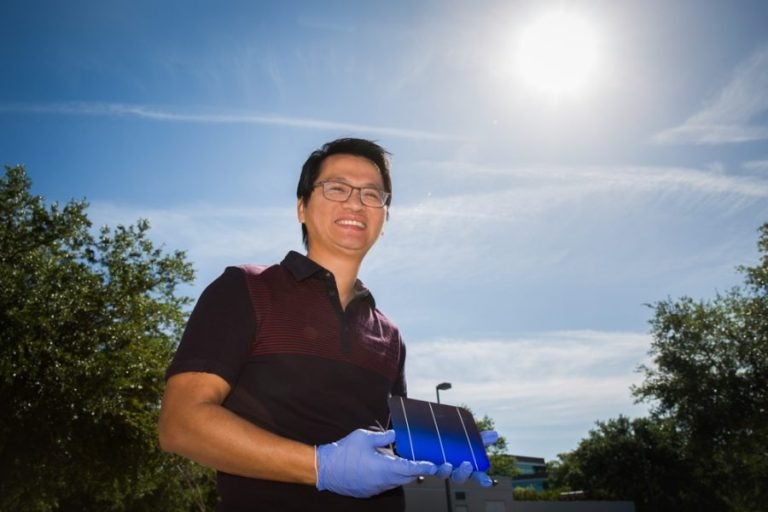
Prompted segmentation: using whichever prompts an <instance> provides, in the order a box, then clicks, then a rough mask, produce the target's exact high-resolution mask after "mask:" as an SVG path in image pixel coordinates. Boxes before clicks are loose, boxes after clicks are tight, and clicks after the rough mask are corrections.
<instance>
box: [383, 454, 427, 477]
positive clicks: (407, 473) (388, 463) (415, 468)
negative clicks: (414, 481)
mask: <svg viewBox="0 0 768 512" xmlns="http://www.w3.org/2000/svg"><path fill="white" fill-rule="evenodd" d="M384 457H385V459H386V460H385V461H384V464H385V470H386V471H387V472H389V473H390V474H393V475H401V476H404V477H414V478H415V477H417V476H432V475H434V474H435V472H436V471H437V465H435V464H433V463H431V462H427V461H425V460H408V459H404V458H402V457H386V456H384Z"/></svg>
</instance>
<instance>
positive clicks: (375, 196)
mask: <svg viewBox="0 0 768 512" xmlns="http://www.w3.org/2000/svg"><path fill="white" fill-rule="evenodd" d="M315 187H323V195H324V196H325V198H326V199H328V200H330V201H338V202H340V203H343V202H344V201H346V200H347V199H349V198H350V196H351V195H352V191H353V190H359V191H360V201H361V202H362V203H363V204H364V205H365V206H370V207H372V208H383V207H384V205H386V204H387V200H388V199H389V192H385V191H383V190H379V189H378V188H373V187H353V186H352V185H349V184H348V183H344V182H341V181H318V182H317V183H315Z"/></svg>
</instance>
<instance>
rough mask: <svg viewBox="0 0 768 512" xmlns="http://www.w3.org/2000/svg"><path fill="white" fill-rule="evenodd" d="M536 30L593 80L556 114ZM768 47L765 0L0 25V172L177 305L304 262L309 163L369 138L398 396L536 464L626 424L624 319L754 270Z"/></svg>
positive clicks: (278, 9)
mask: <svg viewBox="0 0 768 512" xmlns="http://www.w3.org/2000/svg"><path fill="white" fill-rule="evenodd" d="M553 11H556V12H560V13H565V14H566V15H567V16H570V17H571V18H570V19H579V20H581V21H582V22H584V23H586V24H587V25H588V26H589V27H590V30H591V34H592V35H593V36H594V39H593V42H594V45H593V49H594V55H595V56H596V60H595V61H594V62H595V64H594V66H593V68H591V72H590V73H588V74H587V75H586V78H584V80H583V83H582V85H581V87H579V88H575V89H574V90H570V91H561V92H559V93H554V92H551V91H549V90H548V89H546V88H545V87H544V86H543V85H542V84H541V83H538V85H537V83H535V82H532V81H531V80H529V79H530V77H531V76H532V75H531V73H530V72H528V73H527V74H526V72H524V71H521V70H520V69H518V67H517V65H516V62H517V55H518V54H517V53H516V52H517V51H518V48H519V44H520V43H519V41H520V37H521V34H523V33H526V30H527V29H528V27H531V26H533V25H535V23H536V21H537V20H539V19H541V18H542V17H543V16H546V15H547V13H551V12H553ZM766 26H768V4H766V3H765V2H764V1H729V2H726V1H717V2H715V1H676V2H668V1H655V0H650V1H622V2H615V1H607V0H606V1H599V0H593V1H589V0H584V1H577V0H574V1H570V2H565V1H557V2H554V1H553V2H546V1H536V2H534V1H519V2H510V1H474V2H468V1H458V0H448V1H419V2H391V1H389V2H383V1H372V2H352V1H334V2H309V1H307V2H297V1H294V2H291V1H288V2H279V3H278V2H271V3H268V2H209V1H198V2H180V1H179V2H176V1H168V2H148V1H132V2H111V1H105V2H67V3H62V2H43V1H25V2H21V1H13V0H6V1H5V2H3V3H2V5H1V6H0V63H1V64H2V69H3V70H4V71H5V73H4V80H2V81H0V159H1V160H2V161H3V162H4V163H7V164H11V165H15V164H24V165H26V167H27V170H28V172H29V174H30V175H31V177H32V179H33V182H34V185H33V190H34V192H36V193H39V194H42V195H44V196H45V197H46V198H47V199H49V200H51V201H66V200H68V199H70V198H87V199H88V201H89V202H90V204H91V208H90V215H91V217H92V219H93V220H94V222H95V223H96V224H110V225H115V224H118V223H122V224H130V223H133V222H135V221H136V219H138V218H141V217H143V218H148V219H149V220H150V223H151V225H152V236H153V238H154V239H155V240H156V241H157V242H158V243H161V244H164V245H165V247H166V248H168V249H169V250H170V249H185V250H187V252H188V255H189V259H190V260H191V261H192V262H193V263H194V265H195V267H196V269H197V272H198V278H197V282H196V284H195V286H193V287H191V288H189V289H187V290H185V292H186V293H188V294H190V295H194V296H196V295H198V294H199V293H200V291H201V290H202V288H203V287H204V286H205V285H206V284H207V283H208V282H210V281H211V280H212V279H214V278H215V277H216V276H217V275H218V274H219V273H220V272H221V271H222V270H223V268H224V267H225V266H226V265H229V264H237V263H243V262H255V263H271V262H276V261H279V260H280V259H281V258H282V257H283V255H284V254H285V252H286V251H287V250H289V249H296V250H301V238H300V230H299V226H298V224H297V221H296V218H295V187H296V181H297V177H298V174H299V170H300V167H301V164H302V163H303V161H304V159H305V158H306V156H307V155H308V154H309V152H311V151H312V150H313V149H315V148H316V147H318V146H319V145H321V144H322V143H323V142H325V141H327V140H331V139H334V138H336V137H340V136H362V137H368V138H373V139H376V140H378V141H379V142H380V143H381V144H382V145H384V146H385V147H387V148H388V149H389V150H390V151H391V152H392V154H393V158H392V161H393V180H394V197H393V206H392V209H391V215H390V220H389V222H388V224H387V225H386V226H385V236H384V237H383V238H382V240H381V241H380V243H379V244H378V245H377V246H376V247H375V248H374V249H373V251H372V252H371V253H370V255H369V257H368V259H367V260H366V262H365V264H364V267H363V270H362V275H361V277H362V279H363V280H364V281H365V283H366V284H367V285H368V286H369V287H370V288H371V289H372V290H373V292H374V294H375V296H376V299H377V302H378V304H379V306H380V307H381V309H382V310H383V311H384V312H385V313H387V314H388V315H389V316H390V317H391V318H392V319H393V320H394V321H395V322H396V323H397V324H398V325H399V326H400V327H401V329H402V331H403V335H404V337H405V339H406V342H407V343H408V346H409V361H408V377H409V386H410V394H411V396H413V397H415V398H422V399H433V398H434V395H435V393H434V387H435V385H436V384H437V383H439V382H442V381H450V382H452V383H453V389H451V390H450V391H445V392H443V394H442V395H441V398H442V400H443V401H446V402H450V403H465V404H468V405H469V406H470V407H471V408H472V409H473V410H474V411H475V413H476V414H478V415H483V414H488V415H490V416H491V417H492V418H493V419H494V420H495V421H496V425H497V427H498V430H499V431H500V433H501V434H502V435H504V436H506V438H507V440H508V443H509V446H510V450H511V451H512V452H513V453H517V454H524V455H535V456H543V457H546V458H547V459H551V458H554V457H555V456H556V454H557V453H561V452H565V451H569V450H572V449H573V448H575V447H576V445H577V443H578V441H579V440H580V439H581V438H583V437H584V436H586V435H587V432H588V430H589V429H590V428H592V427H593V426H594V422H595V421H596V420H606V419H609V418H612V417H616V416H618V415H619V414H625V415H629V416H637V415H642V414H644V413H645V411H646V406H644V405H635V404H633V400H632V397H631V395H630V392H629V386H630V385H632V384H633V383H639V382H640V381H641V376H640V375H639V374H638V373H637V372H636V371H635V369H636V367H637V366H638V365H640V364H642V363H644V362H646V360H647V350H648V348H649V345H650V338H649V335H648V320H649V319H650V318H651V310H650V309H649V308H648V307H647V306H645V304H647V303H652V302H654V301H657V300H661V299H665V298H667V297H678V296H681V295H691V296H693V297H711V296H713V295H714V294H715V293H716V292H717V291H723V290H726V289H728V288H729V287H731V286H733V285H736V284H738V283H739V282H740V280H741V278H740V276H739V275H738V274H737V273H736V272H735V271H734V268H735V267H736V266H737V265H741V264H750V263H752V262H754V261H755V260H756V256H757V252H756V248H755V242H756V238H757V228H758V227H759V226H760V225H761V224H762V223H763V222H765V221H767V220H768V32H766V31H765V27H766ZM571 60H572V61H573V62H578V55H576V56H575V57H573V58H572V59H571ZM564 65H565V64H561V66H564Z"/></svg>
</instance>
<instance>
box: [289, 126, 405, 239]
mask: <svg viewBox="0 0 768 512" xmlns="http://www.w3.org/2000/svg"><path fill="white" fill-rule="evenodd" d="M331 155H352V156H359V157H363V158H365V159H367V160H370V161H371V162H372V163H373V164H374V165H375V166H376V167H377V168H378V169H379V173H380V174H381V180H382V181H383V182H384V191H385V192H387V193H388V194H389V197H388V198H387V204H386V206H387V207H389V204H390V203H391V202H392V178H391V177H390V175H389V156H390V153H389V151H387V150H386V149H384V148H383V147H381V146H379V145H378V144H376V143H375V142H373V141H371V140H366V139H354V138H343V139H336V140H334V141H331V142H327V143H325V144H323V147H321V148H320V149H316V150H315V151H313V152H312V153H311V154H310V155H309V158H307V161H306V162H304V166H303V167H302V168H301V176H300V177H299V185H298V187H296V197H297V198H298V199H300V200H301V201H303V202H304V204H307V203H308V202H309V198H310V197H311V196H312V191H313V190H314V189H315V181H317V176H318V175H319V174H320V168H321V167H322V166H323V161H325V159H326V158H328V157H329V156H331ZM301 237H302V241H303V242H304V247H305V248H306V249H309V238H308V235H307V227H306V226H305V225H304V224H303V223H302V224H301Z"/></svg>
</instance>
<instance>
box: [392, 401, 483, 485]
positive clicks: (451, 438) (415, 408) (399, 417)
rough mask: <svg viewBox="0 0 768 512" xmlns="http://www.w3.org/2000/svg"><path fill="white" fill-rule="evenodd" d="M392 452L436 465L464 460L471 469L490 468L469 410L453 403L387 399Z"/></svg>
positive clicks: (456, 463) (457, 462)
mask: <svg viewBox="0 0 768 512" xmlns="http://www.w3.org/2000/svg"><path fill="white" fill-rule="evenodd" d="M389 411H390V415H391V419H392V427H393V428H394V430H395V436H396V441H395V451H396V452H397V454H398V455H399V456H400V457H403V458H405V459H410V460H427V461H430V462H434V463H436V464H443V463H444V462H450V463H451V464H453V466H454V467H456V466H458V465H459V464H461V463H462V462H464V461H468V462H470V463H471V464H472V467H473V469H474V470H475V471H485V470H487V469H488V468H489V467H490V463H489V462H488V457H487V455H486V454H485V447H484V446H483V440H482V438H481V437H480V433H479V432H478V430H477V425H476V424H475V419H474V418H473V417H472V414H470V412H469V411H468V410H466V409H464V408H462V407H456V406H453V405H446V404H438V403H434V402H425V401H422V400H413V399H411V398H403V397H401V396H393V397H391V398H390V399H389Z"/></svg>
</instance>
